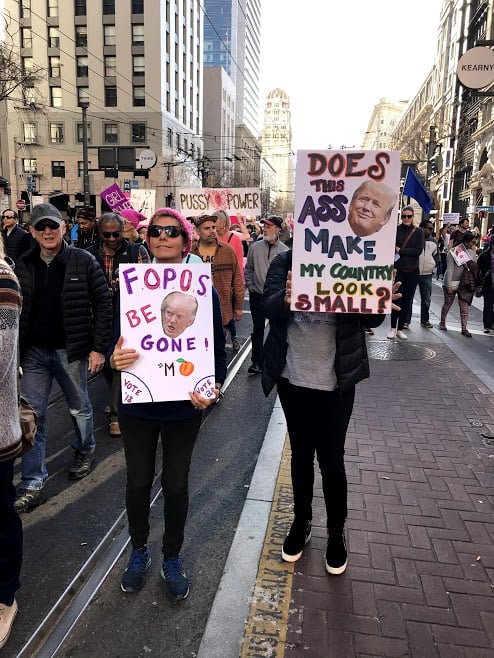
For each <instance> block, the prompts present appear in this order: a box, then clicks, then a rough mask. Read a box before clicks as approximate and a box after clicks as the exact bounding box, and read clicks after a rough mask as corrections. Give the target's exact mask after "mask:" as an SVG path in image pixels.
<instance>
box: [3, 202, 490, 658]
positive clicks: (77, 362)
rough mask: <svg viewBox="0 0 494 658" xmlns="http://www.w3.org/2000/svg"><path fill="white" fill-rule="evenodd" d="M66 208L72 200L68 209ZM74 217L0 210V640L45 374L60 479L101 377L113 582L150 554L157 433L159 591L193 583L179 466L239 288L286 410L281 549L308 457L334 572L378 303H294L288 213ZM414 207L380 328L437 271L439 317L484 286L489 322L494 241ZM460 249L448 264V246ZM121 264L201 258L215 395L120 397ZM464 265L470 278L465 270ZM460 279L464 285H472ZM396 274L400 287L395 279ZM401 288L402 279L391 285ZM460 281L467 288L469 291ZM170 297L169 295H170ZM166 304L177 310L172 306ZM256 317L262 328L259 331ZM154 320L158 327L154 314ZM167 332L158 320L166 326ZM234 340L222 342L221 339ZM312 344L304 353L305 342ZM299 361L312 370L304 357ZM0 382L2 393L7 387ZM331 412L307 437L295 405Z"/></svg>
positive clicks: (222, 366) (218, 364)
mask: <svg viewBox="0 0 494 658" xmlns="http://www.w3.org/2000/svg"><path fill="white" fill-rule="evenodd" d="M71 215H72V213H71ZM73 219H75V223H73V224H72V222H71V221H70V220H69V219H66V218H64V217H63V216H62V214H61V213H60V211H59V210H57V208H56V207H54V206H53V205H51V204H45V203H42V204H39V205H37V206H35V207H34V208H33V209H32V212H31V214H30V220H29V224H28V225H25V226H21V225H20V223H19V217H18V214H17V212H16V211H14V210H12V209H5V210H4V211H3V214H2V238H1V239H0V313H1V315H2V319H3V325H2V328H3V331H0V360H1V362H2V367H1V369H0V384H1V390H2V396H1V400H0V420H1V429H0V553H1V558H0V648H1V647H2V646H3V644H5V642H6V641H7V639H8V635H9V633H10V629H11V627H12V623H13V621H14V618H15V616H16V613H17V603H16V600H15V593H16V591H17V589H18V588H19V576H20V569H21V562H22V524H21V522H20V519H19V514H22V513H24V512H27V511H30V510H32V509H34V508H36V507H37V506H39V505H40V504H42V503H43V502H44V501H45V500H46V497H45V493H44V487H45V483H46V480H47V478H48V469H47V465H46V460H45V453H46V444H47V436H46V414H47V409H48V402H49V395H50V390H51V387H52V383H53V380H56V381H57V382H58V384H59V386H60V388H61V391H62V393H63V395H64V396H65V399H66V402H67V407H68V409H69V411H70V415H71V419H72V423H73V429H74V432H73V436H74V438H73V441H72V444H71V448H72V451H73V454H72V459H71V461H70V464H69V465H68V477H69V478H70V479H72V480H79V479H81V478H84V477H86V476H87V475H88V474H89V473H90V472H91V469H92V466H93V462H94V458H95V451H96V438H95V435H94V431H93V409H92V406H91V402H90V399H89V394H88V374H99V373H101V374H103V376H104V377H105V379H106V381H107V383H108V406H107V414H108V432H109V434H110V436H113V437H121V438H122V443H123V448H124V455H125V462H126V469H127V480H126V494H125V502H126V509H127V517H128V524H129V534H130V537H131V544H132V550H131V553H130V556H129V559H128V563H127V565H126V568H125V570H124V572H123V574H122V578H121V589H122V590H123V591H124V592H129V593H130V592H136V591H138V590H140V589H141V588H142V587H143V585H144V583H145V577H146V572H147V570H148V568H149V567H150V565H151V552H150V550H149V548H148V545H147V540H148V534H149V506H150V492H151V487H152V482H153V479H154V474H155V469H156V456H157V446H158V441H159V440H160V439H161V442H162V447H163V450H162V463H161V464H159V465H158V467H159V468H161V473H162V475H161V483H162V489H163V493H164V497H163V506H164V531H163V540H162V563H161V576H162V578H163V580H164V583H165V589H166V592H167V594H168V596H169V597H170V598H171V599H172V600H173V601H180V600H182V599H184V598H186V597H187V596H188V594H189V581H188V578H187V575H186V571H185V567H184V564H183V560H182V557H181V548H182V544H183V542H184V533H185V525H186V518H187V511H188V476H189V467H190V462H191V458H192V453H193V449H194V445H195V442H196V439H197V436H198V434H199V431H200V426H201V419H202V414H203V412H204V411H205V410H206V409H207V408H208V407H209V406H210V405H212V404H213V403H215V402H217V401H219V399H221V397H222V395H221V387H222V385H223V382H224V380H225V377H226V349H228V348H230V349H231V350H232V352H237V351H238V350H239V349H240V347H241V345H240V341H239V338H238V336H237V328H236V323H237V322H238V321H239V320H240V319H241V317H242V312H243V302H244V296H245V292H248V295H249V305H250V311H251V314H252V356H251V359H252V363H251V365H250V366H249V368H248V374H249V375H261V376H262V385H263V389H264V391H265V393H266V394H269V393H270V391H271V390H272V389H273V388H274V387H275V386H276V388H277V391H278V394H279V396H280V400H281V403H282V406H283V410H284V412H285V415H286V419H287V424H288V428H289V435H290V442H291V448H292V458H291V473H292V484H293V493H294V503H295V509H294V514H295V517H294V521H293V524H292V526H291V528H290V530H289V533H288V536H287V537H286V539H285V541H284V544H283V548H282V559H284V560H285V561H289V562H294V561H296V560H298V559H299V558H300V556H301V555H302V552H303V549H304V546H305V544H306V543H307V542H308V541H309V539H310V537H311V521H312V506H311V501H312V483H313V480H314V456H315V455H317V457H318V460H319V464H320V467H321V473H322V478H323V488H324V497H325V503H326V511H327V529H328V544H327V550H326V569H327V571H328V573H330V574H333V575H338V574H341V573H343V572H344V571H345V569H346V565H347V549H346V541H345V530H344V527H345V522H346V515H347V500H346V499H347V484H346V475H345V466H344V445H345V438H346V431H347V426H348V423H349V421H350V417H351V414H352V409H353V402H354V395H355V385H356V384H357V383H358V382H359V381H360V380H362V379H364V378H365V377H367V376H368V375H369V368H368V359H367V353H366V347H365V334H364V331H366V332H367V333H372V328H373V327H377V326H378V325H379V324H380V323H381V322H382V321H383V319H384V318H383V316H366V318H365V323H364V322H363V321H361V318H359V317H358V316H350V317H348V316H346V317H345V316H343V315H339V316H338V315H337V314H336V315H335V314H330V313H321V314H319V316H320V317H318V319H317V321H316V320H314V314H310V313H294V312H291V311H290V297H291V262H292V260H291V258H292V254H291V250H290V247H291V237H290V230H289V227H288V226H287V224H286V222H285V221H284V220H283V219H282V218H281V217H278V216H275V215H273V216H269V217H267V218H266V219H265V220H262V221H261V222H258V221H255V220H252V221H246V219H245V218H243V217H242V216H241V215H237V217H235V218H232V217H230V216H229V215H228V214H227V213H226V212H224V211H223V210H219V211H217V212H215V213H213V214H211V215H202V216H199V217H190V218H186V217H184V216H183V215H182V214H181V213H180V212H178V211H177V210H175V209H173V208H160V209H158V210H157V211H156V212H154V213H153V215H152V216H151V217H150V218H149V219H148V218H147V217H146V216H144V215H142V214H141V213H139V212H138V211H136V210H132V209H129V210H122V211H121V212H105V213H103V214H102V215H101V216H100V217H97V215H96V212H95V210H94V209H93V208H91V207H88V206H82V207H80V208H78V209H77V210H76V211H75V212H74V217H73ZM414 220H415V217H414V209H413V207H412V206H406V207H405V208H403V209H402V210H401V223H400V225H399V226H398V229H397V234H396V247H395V252H396V269H397V277H396V280H397V282H396V284H395V285H394V288H393V293H394V294H393V301H394V304H393V312H392V314H391V327H390V329H389V333H388V335H387V337H388V338H389V339H394V338H395V337H396V338H399V339H401V340H406V339H407V335H406V333H405V332H406V330H407V329H408V328H409V324H410V322H411V310H412V302H413V297H414V294H415V289H416V288H417V287H418V289H419V291H420V296H421V325H422V327H424V328H427V329H430V328H432V327H433V325H432V323H431V322H430V318H429V307H430V300H431V288H432V277H433V272H434V271H436V273H437V274H436V275H437V277H438V278H442V279H443V289H444V304H443V307H442V311H441V322H440V324H439V328H440V329H442V330H447V327H446V317H447V314H448V311H449V310H450V308H451V305H452V303H453V301H454V299H455V297H457V298H458V303H459V307H460V318H461V329H462V335H463V336H466V337H471V333H470V332H469V331H468V328H467V320H468V308H469V306H470V305H471V303H472V298H473V295H474V289H475V288H477V289H478V290H480V294H481V295H482V296H483V299H484V309H483V320H484V331H485V333H489V332H490V331H494V312H493V304H494V239H493V238H492V231H489V233H488V234H487V235H486V236H485V237H484V238H483V239H481V238H480V236H479V234H478V232H473V231H470V230H469V224H468V220H462V221H461V222H460V223H459V225H458V227H449V226H445V227H443V229H441V231H440V233H439V235H438V236H437V239H436V237H435V236H434V224H433V223H432V221H430V220H424V221H423V222H422V223H421V224H420V226H415V221H414ZM458 247H459V248H460V249H461V250H463V251H464V252H465V253H466V254H467V255H468V258H469V260H468V261H467V263H466V264H461V265H459V264H458V262H457V260H455V258H454V257H453V249H455V248H458ZM128 263H138V264H142V263H155V264H158V265H159V264H169V265H173V264H177V265H178V264H182V263H189V264H191V265H192V266H193V264H194V263H207V264H210V265H211V273H212V284H213V290H212V304H213V314H212V317H213V319H212V326H211V332H212V335H213V336H214V363H215V384H214V394H213V396H212V397H203V396H202V395H200V394H199V393H197V392H193V393H191V394H190V399H187V400H181V401H178V402H150V403H145V404H142V403H141V404H126V405H123V404H122V402H121V387H120V371H122V370H125V369H126V368H128V367H129V366H131V365H132V364H133V363H134V362H135V361H136V360H137V359H138V358H139V353H138V351H137V350H135V349H132V348H129V347H128V346H127V345H126V338H127V337H126V336H125V335H124V332H123V330H121V327H120V295H119V291H120V285H119V271H120V268H121V266H122V265H124V264H128ZM467 272H468V276H467ZM467 280H468V285H467ZM400 286H401V288H400ZM398 288H400V292H398ZM467 288H468V289H467ZM170 303H171V302H170ZM170 313H172V311H170ZM266 320H269V323H270V331H269V334H268V338H267V341H266V343H265V342H264V333H265V325H266ZM163 330H164V331H165V325H163ZM165 333H166V331H165ZM228 340H230V342H227V341H228ZM308 344H310V345H312V346H313V350H312V351H311V356H310V357H308V356H307V355H308V353H309V351H308V350H307V349H306V346H307V345H308ZM308 358H309V361H310V367H309V368H307V359H308ZM18 365H20V366H21V367H22V372H23V375H22V378H21V379H20V384H19V389H20V390H19V393H21V394H22V395H23V397H24V398H25V399H26V400H27V401H28V402H29V403H30V404H31V406H32V407H33V409H34V410H35V412H36V413H37V417H38V424H37V433H36V437H35V446H34V448H33V449H32V450H31V451H29V452H26V454H23V455H22V456H21V442H20V435H21V430H20V426H19V422H18V418H17V416H16V415H15V417H12V413H11V410H12V409H16V408H17V395H18V394H17V389H18V382H17V380H18V370H19V368H18ZM7 393H8V394H7ZM314 399H317V400H318V401H319V403H320V404H321V406H324V407H325V408H330V409H334V417H335V418H337V419H338V422H336V421H335V424H334V428H333V429H332V430H331V433H332V434H331V436H332V440H333V442H332V443H331V447H330V448H328V444H327V441H326V438H327V433H328V428H327V427H326V426H325V425H324V424H321V426H320V427H319V426H317V427H314V428H313V432H312V433H311V440H310V441H309V440H308V439H307V432H306V428H305V425H304V422H302V421H303V416H300V414H299V412H298V411H297V409H298V408H299V406H300V404H301V403H302V404H307V405H309V404H312V403H313V401H314ZM18 457H21V460H22V461H21V480H20V483H19V486H18V487H17V490H16V489H15V488H14V484H13V466H14V461H15V459H16V458H18Z"/></svg>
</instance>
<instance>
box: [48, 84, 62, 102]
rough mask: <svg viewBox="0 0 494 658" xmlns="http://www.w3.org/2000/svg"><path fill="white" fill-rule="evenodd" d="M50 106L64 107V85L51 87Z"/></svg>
mask: <svg viewBox="0 0 494 658" xmlns="http://www.w3.org/2000/svg"><path fill="white" fill-rule="evenodd" d="M50 106H51V107H62V87H50Z"/></svg>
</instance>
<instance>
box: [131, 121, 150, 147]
mask: <svg viewBox="0 0 494 658" xmlns="http://www.w3.org/2000/svg"><path fill="white" fill-rule="evenodd" d="M130 136H131V140H132V142H133V143H134V144H144V143H145V142H146V124H145V123H133V124H131V127H130Z"/></svg>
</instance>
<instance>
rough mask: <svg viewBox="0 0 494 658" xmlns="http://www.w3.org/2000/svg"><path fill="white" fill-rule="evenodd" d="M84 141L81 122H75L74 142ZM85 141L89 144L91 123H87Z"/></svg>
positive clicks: (80, 142)
mask: <svg viewBox="0 0 494 658" xmlns="http://www.w3.org/2000/svg"><path fill="white" fill-rule="evenodd" d="M83 141H84V127H83V125H82V123H77V124H76V142H77V143H78V144H82V143H83ZM87 141H88V144H91V124H90V123H88V124H87Z"/></svg>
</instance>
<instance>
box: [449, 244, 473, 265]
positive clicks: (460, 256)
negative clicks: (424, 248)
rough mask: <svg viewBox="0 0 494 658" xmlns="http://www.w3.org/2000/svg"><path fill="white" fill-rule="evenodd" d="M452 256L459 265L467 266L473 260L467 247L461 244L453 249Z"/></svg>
mask: <svg viewBox="0 0 494 658" xmlns="http://www.w3.org/2000/svg"><path fill="white" fill-rule="evenodd" d="M450 254H451V255H452V256H453V260H454V261H455V263H456V264H457V265H465V263H468V261H469V260H472V259H471V257H470V254H469V253H468V251H467V249H466V247H465V245H463V244H459V245H457V246H456V247H453V249H451V251H450Z"/></svg>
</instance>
